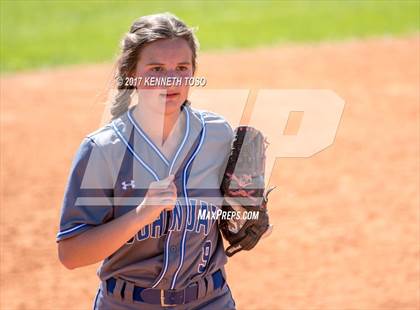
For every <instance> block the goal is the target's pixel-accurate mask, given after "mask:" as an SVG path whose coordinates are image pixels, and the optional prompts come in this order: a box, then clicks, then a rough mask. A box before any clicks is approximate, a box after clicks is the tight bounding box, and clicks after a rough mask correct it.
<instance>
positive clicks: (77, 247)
mask: <svg viewBox="0 0 420 310" xmlns="http://www.w3.org/2000/svg"><path fill="white" fill-rule="evenodd" d="M147 224H148V221H147V218H142V217H141V215H140V214H139V208H137V209H134V210H132V211H130V212H128V213H126V214H124V215H123V216H120V217H118V218H116V219H114V220H112V221H110V222H108V223H105V224H102V225H100V226H96V227H94V228H92V229H90V230H88V231H86V232H84V233H82V234H80V235H77V236H75V237H72V238H69V239H65V240H62V241H60V242H59V245H58V251H59V257H60V260H61V262H62V263H63V265H65V266H66V267H67V268H69V269H73V268H77V267H81V266H86V265H90V264H94V263H96V262H99V261H101V260H103V259H105V258H106V257H108V256H110V255H111V254H112V253H114V252H115V251H116V250H118V249H119V248H120V247H121V246H122V245H123V244H125V243H126V242H127V241H128V240H129V239H130V238H131V237H133V236H134V235H135V234H136V233H137V232H138V231H139V230H140V229H141V228H143V227H144V226H146V225H147Z"/></svg>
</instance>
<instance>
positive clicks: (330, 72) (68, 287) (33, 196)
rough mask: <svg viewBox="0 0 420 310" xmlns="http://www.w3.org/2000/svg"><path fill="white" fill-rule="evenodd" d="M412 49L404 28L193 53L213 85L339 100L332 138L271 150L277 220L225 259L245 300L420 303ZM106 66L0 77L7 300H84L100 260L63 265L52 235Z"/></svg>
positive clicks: (26, 304) (249, 304) (46, 303)
mask: <svg viewBox="0 0 420 310" xmlns="http://www.w3.org/2000/svg"><path fill="white" fill-rule="evenodd" d="M419 53H420V37H419V36H411V37H406V38H399V39H392V38H380V39H370V40H366V41H348V42H342V43H331V44H330V43H323V44H319V45H296V46H290V47H278V48H270V49H268V48H261V49H256V50H252V51H246V50H244V51H239V52H218V53H212V54H203V55H202V56H201V58H200V73H199V74H201V75H205V76H207V78H208V81H209V83H208V87H209V88H211V87H214V88H230V87H232V88H252V89H256V88H282V89H285V88H293V89H299V88H311V89H317V88H323V89H332V90H334V91H335V92H336V93H338V94H339V95H340V96H341V97H342V98H344V99H345V101H346V107H345V110H344V114H343V117H342V120H341V125H340V128H339V130H338V133H337V137H336V141H335V143H334V145H333V146H331V147H329V148H327V149H326V150H324V151H323V152H321V153H319V154H317V155H316V156H313V157H311V158H308V159H280V160H278V162H277V165H276V167H275V171H274V174H273V177H272V183H275V184H277V185H278V186H279V189H278V190H277V191H276V192H275V193H273V195H272V200H271V205H270V208H271V216H272V221H273V223H274V224H275V226H276V228H275V230H274V232H273V234H272V235H271V236H270V238H268V239H265V240H264V241H263V242H262V243H261V244H260V245H259V246H258V247H257V248H256V249H255V250H254V251H253V252H252V253H243V254H240V255H237V256H235V257H234V258H232V259H231V260H230V261H229V263H228V265H227V269H228V278H229V283H230V287H231V289H232V292H233V295H234V297H235V299H236V303H237V306H238V308H239V309H293V310H295V309H296V310H297V309H299V310H300V309H334V310H336V309H369V310H370V309H372V310H373V309H378V310H379V309H381V310H382V309H383V310H385V309H386V310H391V309H418V308H419V307H420V295H419V294H420V293H419V285H420V280H419V277H420V270H419V233H420V231H419V185H420V182H419V169H420V167H419V156H420V152H419V102H420V101H419V100H420V94H419V84H420V61H419V58H420V57H419ZM111 69H112V68H111V65H107V64H104V65H94V66H74V67H71V68H62V69H55V70H46V71H39V72H30V73H25V74H17V75H10V76H5V77H2V78H1V177H2V185H1V188H2V194H1V198H2V201H1V209H0V210H1V265H0V266H1V304H0V308H1V309H89V308H90V307H91V304H92V301H93V298H94V295H95V293H96V290H97V287H98V279H97V277H96V275H95V271H96V268H97V265H96V266H90V267H86V268H81V269H76V270H72V271H69V270H66V269H65V268H64V267H63V266H61V265H60V263H59V262H58V259H57V250H56V243H55V234H56V232H57V226H58V221H59V210H60V204H61V199H62V195H63V190H64V185H65V182H66V178H67V174H68V170H69V166H70V162H71V159H72V157H73V155H74V152H75V151H76V149H77V147H78V145H79V143H80V141H81V139H82V137H83V136H84V135H85V134H86V133H88V132H90V131H93V130H94V129H95V128H97V127H98V124H99V120H100V119H101V113H102V110H103V105H101V104H99V102H100V101H101V97H102V96H103V95H104V92H105V91H106V86H107V81H108V79H109V77H110V73H111ZM193 104H194V103H193Z"/></svg>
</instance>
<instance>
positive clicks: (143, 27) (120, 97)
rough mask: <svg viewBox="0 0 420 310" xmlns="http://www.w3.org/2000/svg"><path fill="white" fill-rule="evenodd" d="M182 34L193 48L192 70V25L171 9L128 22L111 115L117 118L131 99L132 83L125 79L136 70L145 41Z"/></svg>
mask: <svg viewBox="0 0 420 310" xmlns="http://www.w3.org/2000/svg"><path fill="white" fill-rule="evenodd" d="M172 38H183V39H185V40H186V41H187V42H188V45H189V46H190V48H191V51H192V67H193V72H194V71H195V68H196V65H197V62H196V58H197V50H198V46H199V45H198V41H197V38H196V37H195V35H194V29H192V28H190V27H188V26H187V25H186V24H185V23H184V22H183V21H181V20H180V19H179V18H178V17H176V16H175V15H173V14H170V13H161V14H154V15H147V16H142V17H140V18H138V19H136V20H135V21H134V22H133V24H132V25H131V28H130V31H129V32H128V33H126V34H125V36H124V38H123V39H122V42H121V54H120V56H119V57H118V61H117V71H116V75H115V79H116V80H117V93H116V95H115V96H114V97H113V98H112V99H111V115H112V118H116V117H118V116H120V115H121V114H123V113H125V112H126V111H127V109H128V107H129V105H130V102H131V94H132V92H133V90H134V89H135V88H134V87H127V86H125V83H123V81H125V80H126V79H127V78H128V77H130V75H131V74H132V73H133V70H135V68H136V65H137V61H138V55H139V53H140V51H141V49H142V48H143V47H144V46H145V45H146V44H148V43H151V42H154V41H157V40H161V39H172Z"/></svg>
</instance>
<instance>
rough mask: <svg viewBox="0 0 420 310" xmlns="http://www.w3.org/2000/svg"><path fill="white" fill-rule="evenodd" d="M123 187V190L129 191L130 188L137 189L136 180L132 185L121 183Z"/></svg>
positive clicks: (131, 182)
mask: <svg viewBox="0 0 420 310" xmlns="http://www.w3.org/2000/svg"><path fill="white" fill-rule="evenodd" d="M121 185H122V188H123V190H127V189H128V187H131V188H135V187H136V183H134V180H131V181H130V183H128V182H126V181H124V182H121Z"/></svg>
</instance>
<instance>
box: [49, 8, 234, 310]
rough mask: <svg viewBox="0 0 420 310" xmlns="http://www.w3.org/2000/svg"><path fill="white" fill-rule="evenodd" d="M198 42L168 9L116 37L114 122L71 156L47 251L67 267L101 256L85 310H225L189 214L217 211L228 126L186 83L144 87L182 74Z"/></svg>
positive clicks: (216, 260)
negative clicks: (54, 247)
mask: <svg viewBox="0 0 420 310" xmlns="http://www.w3.org/2000/svg"><path fill="white" fill-rule="evenodd" d="M197 46H198V44H197V41H196V38H195V36H194V34H193V32H192V30H191V29H190V28H188V27H187V26H186V25H185V24H184V23H183V22H182V21H181V20H179V19H178V18H177V17H175V16H173V15H171V14H157V15H150V16H144V17H141V18H139V19H138V20H136V21H135V22H134V23H133V25H132V26H131V29H130V31H129V32H128V33H127V34H126V35H125V37H124V39H123V41H122V52H121V55H120V57H119V61H118V68H117V93H116V95H115V96H114V98H113V100H112V105H111V114H112V116H113V119H112V120H111V121H110V122H109V123H108V124H107V125H105V126H104V127H102V128H100V129H99V130H97V131H96V132H93V133H91V134H89V135H87V136H86V137H85V138H84V140H83V141H82V143H81V145H80V148H79V150H78V152H77V154H76V157H75V159H74V161H73V164H72V168H71V171H70V176H69V180H68V184H67V188H66V192H65V196H64V202H63V207H62V211H61V221H60V229H59V232H58V234H57V242H58V251H59V258H60V261H61V262H62V263H63V264H64V266H66V267H67V268H69V269H73V268H77V267H81V266H85V265H89V264H93V263H96V262H99V261H102V264H101V266H100V268H99V269H98V276H99V278H100V280H101V282H100V285H99V289H98V292H97V294H96V297H95V300H94V305H93V307H94V309H162V308H171V309H172V308H176V309H234V308H235V303H234V301H233V298H232V295H231V292H230V290H229V287H228V285H227V283H226V275H225V271H224V265H225V263H226V261H227V259H226V256H225V253H224V249H223V243H222V239H221V235H220V232H219V229H218V226H217V220H216V219H214V218H212V217H209V216H207V217H203V216H199V214H206V212H215V211H216V210H217V209H218V208H219V207H220V203H221V201H222V199H221V193H220V190H219V187H220V178H221V175H222V174H223V172H224V169H225V164H226V160H227V157H228V152H229V150H230V145H231V141H232V137H233V133H232V129H231V127H230V126H229V124H228V123H227V122H226V121H225V120H224V119H223V118H222V117H220V116H218V115H216V114H214V113H210V112H206V111H199V110H196V109H194V108H192V107H191V105H190V103H189V101H188V100H187V98H188V90H189V89H188V85H187V84H185V83H182V84H181V85H179V84H174V83H172V84H173V85H170V86H167V85H166V86H165V87H161V86H160V87H156V86H153V85H150V83H149V84H148V83H146V81H147V80H148V79H149V78H162V77H173V78H185V77H186V78H190V77H193V75H194V72H195V69H196V54H197ZM133 82H135V83H133ZM132 94H136V95H137V98H138V100H137V102H133V105H131V95H132ZM207 214H209V213H207Z"/></svg>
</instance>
